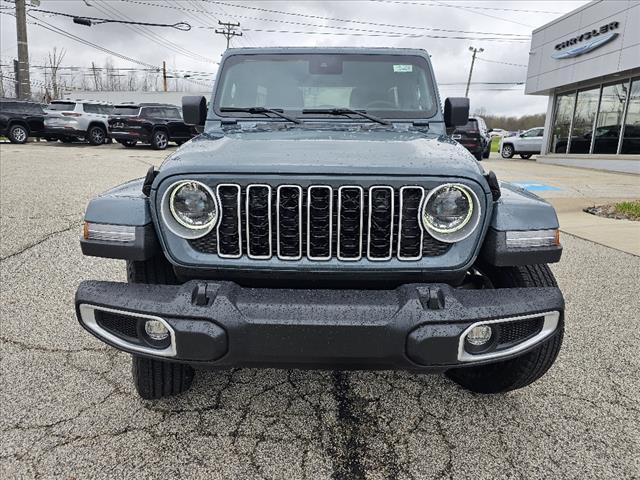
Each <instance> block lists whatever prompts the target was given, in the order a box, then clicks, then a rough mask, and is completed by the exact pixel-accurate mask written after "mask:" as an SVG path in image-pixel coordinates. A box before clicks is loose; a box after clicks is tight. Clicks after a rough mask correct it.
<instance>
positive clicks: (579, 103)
mask: <svg viewBox="0 0 640 480" xmlns="http://www.w3.org/2000/svg"><path fill="white" fill-rule="evenodd" d="M599 97H600V87H598V88H592V89H590V90H582V91H581V92H578V98H577V99H576V108H575V113H574V115H573V127H572V128H571V142H569V153H589V150H590V149H591V137H592V134H593V121H594V120H595V118H596V112H597V111H598V99H599Z"/></svg>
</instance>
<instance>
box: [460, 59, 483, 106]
mask: <svg viewBox="0 0 640 480" xmlns="http://www.w3.org/2000/svg"><path fill="white" fill-rule="evenodd" d="M469 50H470V51H472V52H473V55H472V57H471V68H470V69H469V78H468V79H467V89H466V90H465V92H464V96H465V97H468V96H469V85H471V75H472V74H473V64H474V63H476V54H477V53H481V52H484V48H476V47H469Z"/></svg>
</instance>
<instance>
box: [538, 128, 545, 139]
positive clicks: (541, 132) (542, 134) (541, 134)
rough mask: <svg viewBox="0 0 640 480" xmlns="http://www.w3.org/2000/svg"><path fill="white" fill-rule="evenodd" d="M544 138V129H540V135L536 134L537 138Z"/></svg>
mask: <svg viewBox="0 0 640 480" xmlns="http://www.w3.org/2000/svg"><path fill="white" fill-rule="evenodd" d="M543 136H544V128H539V129H538V133H537V134H536V137H543Z"/></svg>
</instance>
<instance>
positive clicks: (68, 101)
mask: <svg viewBox="0 0 640 480" xmlns="http://www.w3.org/2000/svg"><path fill="white" fill-rule="evenodd" d="M51 103H89V104H91V105H108V106H111V103H109V102H102V101H100V100H82V99H81V98H77V99H75V100H71V99H70V98H67V99H62V98H60V99H58V100H51V102H50V104H51Z"/></svg>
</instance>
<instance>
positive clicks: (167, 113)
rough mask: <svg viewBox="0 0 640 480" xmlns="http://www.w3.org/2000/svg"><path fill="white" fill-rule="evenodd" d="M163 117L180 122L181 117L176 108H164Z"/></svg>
mask: <svg viewBox="0 0 640 480" xmlns="http://www.w3.org/2000/svg"><path fill="white" fill-rule="evenodd" d="M164 117H165V118H171V119H174V120H182V116H181V115H180V111H179V110H178V109H177V108H165V109H164Z"/></svg>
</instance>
